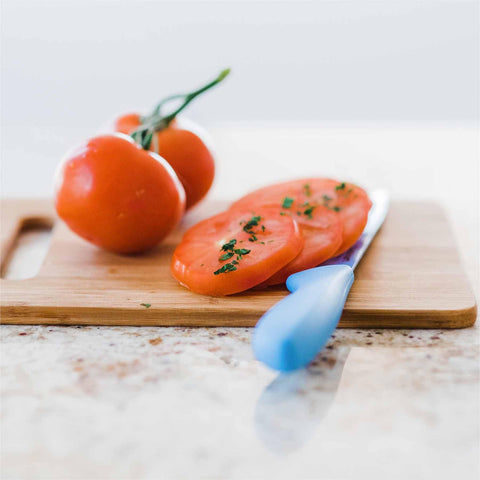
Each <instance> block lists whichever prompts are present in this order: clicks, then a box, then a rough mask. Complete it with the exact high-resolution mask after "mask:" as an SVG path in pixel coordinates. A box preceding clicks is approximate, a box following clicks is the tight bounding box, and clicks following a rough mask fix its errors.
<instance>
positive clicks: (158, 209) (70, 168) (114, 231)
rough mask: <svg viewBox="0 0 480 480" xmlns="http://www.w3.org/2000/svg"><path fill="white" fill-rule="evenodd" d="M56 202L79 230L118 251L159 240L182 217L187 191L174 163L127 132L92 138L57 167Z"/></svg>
mask: <svg viewBox="0 0 480 480" xmlns="http://www.w3.org/2000/svg"><path fill="white" fill-rule="evenodd" d="M55 206H56V209H57V212H58V215H59V216H60V218H62V219H63V220H64V221H65V223H66V224H67V225H68V226H69V227H70V228H71V229H72V230H73V231H74V232H75V233H77V234H78V235H80V236H81V237H83V238H84V239H86V240H88V241H89V242H91V243H93V244H95V245H98V246H99V247H102V248H105V249H107V250H111V251H113V252H117V253H127V254H128V253H138V252H143V251H145V250H148V249H150V248H152V247H154V246H155V245H157V244H158V243H159V242H160V241H161V240H163V238H165V236H166V235H168V234H169V233H170V232H171V230H172V229H173V228H174V227H175V225H176V224H177V223H178V222H179V220H180V219H181V217H182V215H183V213H184V210H185V192H184V189H183V187H182V185H181V183H180V181H179V180H178V178H177V176H176V174H175V172H174V171H173V169H172V168H171V166H170V165H169V164H168V163H167V162H166V161H165V160H164V159H163V158H162V157H160V156H159V155H157V154H155V153H152V152H148V151H146V150H143V149H142V148H141V147H140V146H139V145H138V144H137V143H135V142H134V140H133V139H132V138H130V137H128V136H126V135H122V134H112V135H102V136H98V137H95V138H92V139H90V140H88V141H87V142H85V143H84V144H82V145H80V146H79V147H77V148H76V149H75V150H73V151H71V152H70V153H69V154H67V157H66V158H65V159H64V161H63V162H62V164H61V165H60V167H59V170H58V171H57V178H56V195H55Z"/></svg>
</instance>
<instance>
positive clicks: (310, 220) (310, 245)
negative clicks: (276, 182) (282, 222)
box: [232, 191, 342, 285]
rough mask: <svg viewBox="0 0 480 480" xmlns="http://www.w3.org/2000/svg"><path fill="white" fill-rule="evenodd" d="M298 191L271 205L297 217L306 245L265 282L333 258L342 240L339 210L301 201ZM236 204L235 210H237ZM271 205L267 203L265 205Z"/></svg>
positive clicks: (282, 213)
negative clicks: (336, 211) (333, 210)
mask: <svg viewBox="0 0 480 480" xmlns="http://www.w3.org/2000/svg"><path fill="white" fill-rule="evenodd" d="M297 193H298V192H296V191H290V192H289V195H287V196H284V197H283V199H282V201H281V202H279V203H277V205H275V206H274V205H271V206H270V205H269V206H268V208H269V209H271V211H272V212H274V214H276V215H279V216H289V217H291V218H293V219H294V220H295V221H296V222H297V223H298V226H299V228H300V231H301V233H302V236H303V240H304V246H303V249H302V251H301V252H300V254H299V255H298V256H297V257H295V259H294V260H292V261H291V262H290V263H289V264H288V265H285V267H283V268H282V269H280V270H279V271H278V272H276V273H275V274H273V275H272V276H271V277H270V278H269V279H268V280H267V281H266V282H265V285H277V284H279V283H283V282H285V280H286V279H287V278H288V277H289V276H290V275H292V274H293V273H296V272H299V271H301V270H306V269H307V268H313V267H316V266H317V265H320V264H321V263H322V262H324V261H325V260H328V259H329V258H331V257H332V256H333V255H334V254H335V252H336V251H337V250H338V248H339V247H340V244H341V243H342V222H341V221H340V219H339V217H338V215H337V214H336V213H335V212H332V211H330V210H329V209H328V208H326V207H324V206H322V205H314V204H311V203H310V202H304V201H302V200H303V199H302V200H300V201H298V200H295V198H299V195H297ZM236 208H238V207H236V206H235V205H233V206H232V210H235V209H236ZM264 208H267V207H264Z"/></svg>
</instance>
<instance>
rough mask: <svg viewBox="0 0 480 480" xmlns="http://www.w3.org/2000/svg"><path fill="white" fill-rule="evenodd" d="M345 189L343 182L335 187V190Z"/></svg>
mask: <svg viewBox="0 0 480 480" xmlns="http://www.w3.org/2000/svg"><path fill="white" fill-rule="evenodd" d="M344 188H345V182H342V183H341V184H340V185H337V186H336V187H335V190H343V189H344Z"/></svg>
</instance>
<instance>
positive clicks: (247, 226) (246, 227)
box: [243, 216, 261, 233]
mask: <svg viewBox="0 0 480 480" xmlns="http://www.w3.org/2000/svg"><path fill="white" fill-rule="evenodd" d="M260 219H261V217H260V216H255V217H252V218H251V219H250V220H249V221H248V222H247V223H246V224H245V225H244V227H243V231H244V232H246V233H253V231H252V228H253V227H256V226H257V225H258V222H259V221H260Z"/></svg>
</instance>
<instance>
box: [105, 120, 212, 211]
mask: <svg viewBox="0 0 480 480" xmlns="http://www.w3.org/2000/svg"><path fill="white" fill-rule="evenodd" d="M141 125H142V121H141V116H140V115H139V114H138V113H128V114H126V115H122V116H121V117H119V118H117V120H116V121H115V123H114V129H115V131H117V132H121V133H125V134H127V135H129V134H131V133H132V132H133V131H135V130H136V129H137V128H138V127H140V126H141ZM154 135H155V136H156V139H154V140H152V142H151V143H150V147H149V148H150V150H152V151H155V150H156V151H157V153H158V154H159V155H161V156H162V157H163V158H165V160H167V162H168V163H169V164H170V165H171V166H172V168H173V169H174V170H175V173H176V174H177V175H178V178H179V179H180V181H181V182H182V185H183V187H184V188H185V193H186V195H187V204H186V208H187V210H188V209H189V208H191V207H193V206H194V205H195V204H197V203H198V202H199V201H200V200H201V199H202V198H203V197H204V196H205V195H206V194H207V192H208V191H209V190H210V187H211V186H212V183H213V178H214V176H215V162H214V159H213V155H212V153H211V152H210V150H209V149H208V147H207V146H206V145H205V143H204V141H203V140H202V139H201V138H200V137H199V136H198V135H197V134H195V133H193V132H192V131H190V130H187V129H185V128H182V126H181V122H177V121H172V122H171V123H170V124H169V125H168V127H167V128H164V129H162V130H159V131H157V132H155V133H154Z"/></svg>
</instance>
